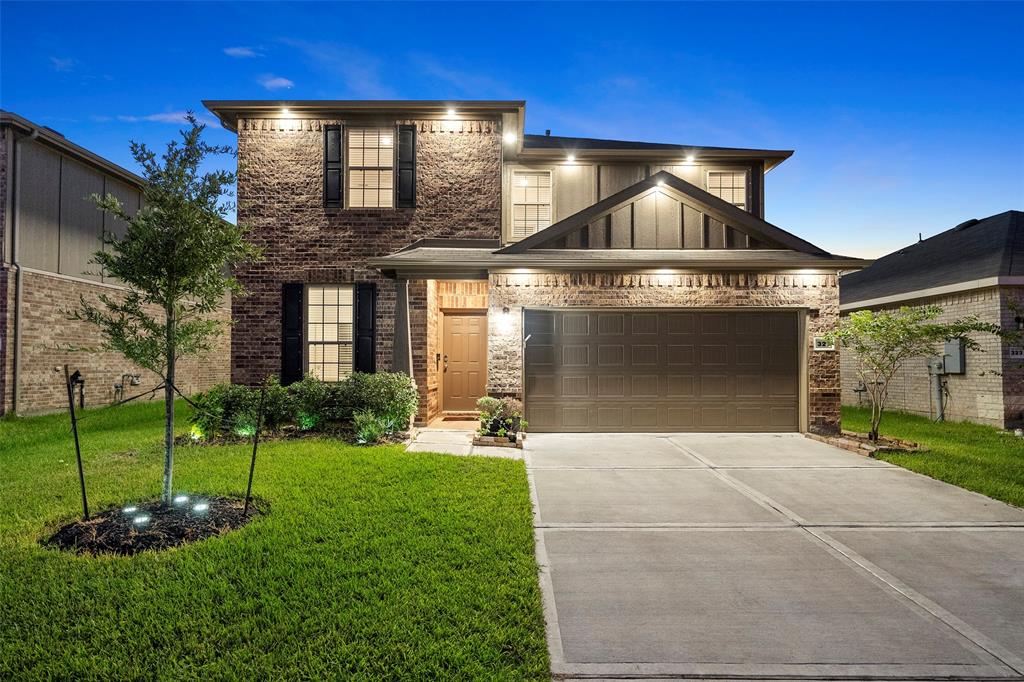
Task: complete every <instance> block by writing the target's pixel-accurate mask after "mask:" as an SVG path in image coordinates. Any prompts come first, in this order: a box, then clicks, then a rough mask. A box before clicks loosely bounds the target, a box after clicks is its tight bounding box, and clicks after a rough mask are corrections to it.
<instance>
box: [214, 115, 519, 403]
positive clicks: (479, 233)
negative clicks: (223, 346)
mask: <svg viewBox="0 0 1024 682" xmlns="http://www.w3.org/2000/svg"><path fill="white" fill-rule="evenodd" d="M328 123H337V121H328V120H294V121H279V120H273V119H250V120H241V121H239V123H238V170H239V177H238V220H239V222H240V224H244V225H247V226H249V227H250V228H251V232H250V239H251V240H252V241H253V242H254V243H255V244H257V245H258V246H260V247H262V248H263V250H264V260H263V261H261V262H259V263H255V264H250V265H246V266H244V267H241V268H239V269H238V271H237V272H236V274H237V276H238V278H239V280H240V281H241V282H242V284H243V285H244V286H245V287H246V289H247V290H248V292H249V295H248V296H246V297H244V298H238V299H237V300H236V301H235V302H234V316H235V320H236V324H235V334H234V335H233V340H232V349H231V356H232V361H231V368H232V369H231V376H232V380H233V381H236V382H240V383H248V384H254V383H258V382H260V381H262V380H263V379H264V378H265V377H266V376H270V375H274V376H276V375H278V374H279V373H280V369H281V285H282V284H283V283H285V282H304V283H322V284H329V283H351V282H361V281H374V282H377V291H378V294H377V369H378V370H381V371H385V370H390V369H391V366H392V357H391V355H392V340H393V336H394V318H395V285H394V282H393V281H391V280H388V279H386V278H384V277H383V276H382V275H381V274H380V273H378V272H377V271H376V270H374V269H372V268H370V267H368V266H367V264H366V261H367V260H368V259H370V258H373V257H376V256H384V255H387V254H389V253H392V252H394V251H397V250H398V249H401V248H402V247H404V246H407V245H408V244H410V243H412V242H414V241H416V240H417V239H421V238H425V237H446V238H485V239H497V238H498V237H499V235H500V233H501V130H500V125H499V123H498V122H497V121H487V120H481V121H456V122H451V121H398V123H412V124H415V125H416V126H417V139H416V202H417V208H415V209H384V210H382V209H326V208H325V207H324V204H323V145H324V143H323V126H324V125H325V124H328ZM409 293H410V296H409V298H410V327H411V329H412V336H413V344H412V351H413V365H414V373H415V374H416V376H417V377H418V378H419V377H425V375H426V364H427V352H428V349H427V344H426V343H421V342H417V341H416V339H417V338H420V339H423V338H424V337H425V336H426V334H427V326H428V324H431V323H429V322H428V319H427V311H428V310H429V309H431V307H430V306H428V301H427V297H428V295H429V294H428V286H427V282H426V281H423V280H420V281H416V282H411V283H410V286H409ZM420 384H421V385H420V391H421V394H422V398H423V400H424V401H428V400H430V398H429V391H430V390H431V389H430V387H429V385H428V382H426V381H422V382H420ZM433 390H434V393H435V394H436V387H435V388H434V389H433ZM434 400H436V395H435V398H434Z"/></svg>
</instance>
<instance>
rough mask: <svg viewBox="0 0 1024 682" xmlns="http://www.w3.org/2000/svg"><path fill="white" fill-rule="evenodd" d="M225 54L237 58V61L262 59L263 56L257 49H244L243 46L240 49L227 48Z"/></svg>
mask: <svg viewBox="0 0 1024 682" xmlns="http://www.w3.org/2000/svg"><path fill="white" fill-rule="evenodd" d="M224 54H226V55H227V56H229V57H235V58H236V59H246V58H249V57H262V56H263V54H262V53H260V52H257V51H256V50H255V49H253V48H251V47H243V46H239V47H225V48H224Z"/></svg>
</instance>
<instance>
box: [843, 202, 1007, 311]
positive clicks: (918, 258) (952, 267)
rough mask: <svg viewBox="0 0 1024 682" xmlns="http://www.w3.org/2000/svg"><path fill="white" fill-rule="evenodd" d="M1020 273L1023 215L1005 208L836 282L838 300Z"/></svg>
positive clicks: (867, 297)
mask: <svg viewBox="0 0 1024 682" xmlns="http://www.w3.org/2000/svg"><path fill="white" fill-rule="evenodd" d="M1021 275H1024V213H1022V212H1020V211H1006V212H1005V213H999V214H997V215H994V216H990V217H988V218H984V219H983V220H968V221H967V222H965V223H961V224H960V225H957V226H956V227H954V228H952V229H949V230H946V231H945V232H941V233H939V234H937V235H935V236H934V237H929V238H928V239H925V240H923V241H920V242H918V243H916V244H911V245H910V246H906V247H904V248H902V249H900V250H898V251H895V252H893V253H890V254H889V255H887V256H883V257H882V258H879V259H878V260H876V261H875V262H874V264H872V265H871V266H870V267H867V268H865V269H863V270H860V271H858V272H853V273H850V274H849V275H845V276H844V277H843V278H842V280H841V281H840V285H839V296H840V300H841V302H842V303H844V304H845V303H854V302H856V301H866V300H871V299H876V298H882V297H886V296H896V295H899V294H903V293H907V292H911V291H919V290H921V289H930V288H932V287H941V286H946V285H950V284H959V283H961V282H969V281H972V280H978V279H985V278H989V277H1011V276H1021Z"/></svg>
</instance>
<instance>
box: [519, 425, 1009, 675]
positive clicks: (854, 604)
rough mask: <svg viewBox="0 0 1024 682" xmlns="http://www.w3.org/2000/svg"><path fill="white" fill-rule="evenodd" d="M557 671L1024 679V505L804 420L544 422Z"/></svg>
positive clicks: (545, 546)
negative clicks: (904, 463)
mask: <svg viewBox="0 0 1024 682" xmlns="http://www.w3.org/2000/svg"><path fill="white" fill-rule="evenodd" d="M525 455H526V462H527V467H528V471H529V476H530V484H531V487H532V494H533V496H534V510H535V511H534V523H535V527H536V537H537V551H538V558H539V561H540V563H541V567H542V573H541V587H542V590H543V595H544V606H545V617H546V619H547V624H548V646H549V649H550V651H551V659H552V672H553V673H554V674H556V675H559V676H563V677H567V678H573V677H590V678H595V677H644V676H651V677H671V676H681V677H687V678H701V677H703V676H709V677H728V678H751V677H775V678H780V679H790V678H803V679H808V678H809V679H822V678H836V677H842V678H846V679H937V678H941V679H986V678H998V679H1024V511H1022V510H1019V509H1016V508H1014V507H1010V506H1008V505H1005V504H1002V503H1000V502H995V501H993V500H991V499H989V498H986V497H983V496H981V495H977V494H974V493H971V492H967V491H964V490H961V489H960V488H956V487H954V486H951V485H947V484H945V483H940V482H938V481H934V480H932V479H929V478H926V477H923V476H919V475H917V474H913V473H910V472H908V471H906V470H904V469H900V468H898V467H894V466H891V465H888V464H885V463H883V462H878V461H875V460H871V459H867V458H864V457H861V456H859V455H855V454H852V453H848V452H845V451H843V450H839V449H836V448H833V447H831V446H828V445H825V444H822V443H819V442H817V441H812V440H809V439H806V438H804V437H802V436H800V435H796V434H792V435H790V434H787V435H698V434H687V435H608V434H601V435H569V434H533V435H531V436H529V438H528V439H527V441H526V450H525Z"/></svg>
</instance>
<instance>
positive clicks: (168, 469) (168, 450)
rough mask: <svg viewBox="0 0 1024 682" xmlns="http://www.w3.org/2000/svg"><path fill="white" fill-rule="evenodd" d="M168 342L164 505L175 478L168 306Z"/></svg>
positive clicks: (169, 312) (170, 313)
mask: <svg viewBox="0 0 1024 682" xmlns="http://www.w3.org/2000/svg"><path fill="white" fill-rule="evenodd" d="M166 314H167V330H166V331H167V340H166V345H165V347H164V350H165V353H166V359H167V376H166V380H165V382H164V503H165V504H170V503H171V486H172V483H173V478H174V362H175V357H174V310H173V309H172V308H171V307H170V306H168V307H167V310H166Z"/></svg>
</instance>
